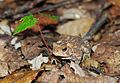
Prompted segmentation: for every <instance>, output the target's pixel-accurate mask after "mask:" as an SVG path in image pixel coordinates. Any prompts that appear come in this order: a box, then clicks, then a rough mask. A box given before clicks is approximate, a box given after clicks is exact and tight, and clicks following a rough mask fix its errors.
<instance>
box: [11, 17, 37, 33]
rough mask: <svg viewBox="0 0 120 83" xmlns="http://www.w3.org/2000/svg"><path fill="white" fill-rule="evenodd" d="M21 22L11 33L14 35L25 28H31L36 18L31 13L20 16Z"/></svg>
mask: <svg viewBox="0 0 120 83" xmlns="http://www.w3.org/2000/svg"><path fill="white" fill-rule="evenodd" d="M20 21H21V23H20V24H19V25H18V26H17V27H16V29H15V31H14V33H13V35H16V34H18V33H20V32H22V31H25V30H27V29H28V28H31V27H32V26H34V25H35V24H36V23H37V21H38V20H37V19H36V18H35V17H34V16H33V15H29V16H25V17H23V18H21V20H20Z"/></svg>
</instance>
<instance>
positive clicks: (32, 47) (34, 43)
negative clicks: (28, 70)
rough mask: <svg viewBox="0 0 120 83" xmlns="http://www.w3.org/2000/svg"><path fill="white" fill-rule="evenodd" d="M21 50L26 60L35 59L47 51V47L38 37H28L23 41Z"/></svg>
mask: <svg viewBox="0 0 120 83" xmlns="http://www.w3.org/2000/svg"><path fill="white" fill-rule="evenodd" d="M21 50H22V53H23V55H24V56H25V58H27V59H33V58H35V57H36V56H39V54H40V52H42V51H43V50H45V46H44V44H43V43H42V41H41V38H40V37H38V36H33V37H27V38H25V39H23V40H22V41H21Z"/></svg>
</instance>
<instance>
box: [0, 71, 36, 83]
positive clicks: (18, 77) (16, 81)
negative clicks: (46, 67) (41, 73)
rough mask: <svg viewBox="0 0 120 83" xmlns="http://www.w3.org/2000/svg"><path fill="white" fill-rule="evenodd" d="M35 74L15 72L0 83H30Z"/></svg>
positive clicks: (32, 72)
mask: <svg viewBox="0 0 120 83" xmlns="http://www.w3.org/2000/svg"><path fill="white" fill-rule="evenodd" d="M37 74H38V72H37V71H27V72H15V73H13V74H11V75H8V76H6V77H5V78H3V79H1V80H0V83H31V82H32V80H34V79H35V77H36V76H37Z"/></svg>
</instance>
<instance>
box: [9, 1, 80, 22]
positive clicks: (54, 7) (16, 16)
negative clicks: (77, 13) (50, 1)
mask: <svg viewBox="0 0 120 83" xmlns="http://www.w3.org/2000/svg"><path fill="white" fill-rule="evenodd" d="M78 1H80V0H65V1H62V2H60V3H58V4H55V5H53V6H50V5H49V6H45V7H43V8H39V9H38V10H36V11H31V12H27V13H24V14H23V13H20V14H17V15H15V16H13V17H12V20H11V19H9V20H11V21H15V20H17V19H20V18H22V17H23V16H26V15H29V14H30V13H32V14H36V13H39V12H44V11H47V10H49V9H51V10H53V9H56V8H58V7H61V6H64V5H68V4H73V3H75V2H78Z"/></svg>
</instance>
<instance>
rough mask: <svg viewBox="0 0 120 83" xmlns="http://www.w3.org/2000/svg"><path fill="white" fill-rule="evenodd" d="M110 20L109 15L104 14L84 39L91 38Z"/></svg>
mask: <svg viewBox="0 0 120 83" xmlns="http://www.w3.org/2000/svg"><path fill="white" fill-rule="evenodd" d="M107 21H108V15H107V14H105V15H103V16H102V17H101V18H100V19H99V20H98V21H96V22H95V23H94V24H93V25H92V26H91V28H90V30H89V31H88V32H87V33H86V34H85V36H84V37H83V41H84V40H91V39H92V36H93V35H94V34H95V33H96V32H97V31H99V30H100V29H101V27H102V26H103V25H104V24H105V23H106V22H107Z"/></svg>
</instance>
